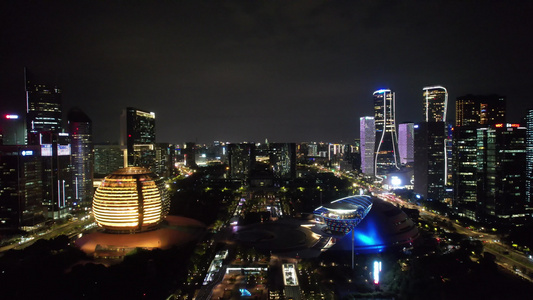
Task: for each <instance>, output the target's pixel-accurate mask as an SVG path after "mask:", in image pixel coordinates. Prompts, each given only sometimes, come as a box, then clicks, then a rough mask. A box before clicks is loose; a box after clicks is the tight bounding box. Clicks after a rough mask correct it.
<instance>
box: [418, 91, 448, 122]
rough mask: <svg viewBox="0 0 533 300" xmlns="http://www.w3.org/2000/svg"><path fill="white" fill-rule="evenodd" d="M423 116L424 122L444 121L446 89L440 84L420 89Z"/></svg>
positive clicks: (446, 107) (446, 100)
mask: <svg viewBox="0 0 533 300" xmlns="http://www.w3.org/2000/svg"><path fill="white" fill-rule="evenodd" d="M422 90H423V94H422V95H423V97H424V117H425V121H426V122H446V111H447V109H448V91H447V90H446V88H444V87H442V86H428V87H425V88H423V89H422Z"/></svg>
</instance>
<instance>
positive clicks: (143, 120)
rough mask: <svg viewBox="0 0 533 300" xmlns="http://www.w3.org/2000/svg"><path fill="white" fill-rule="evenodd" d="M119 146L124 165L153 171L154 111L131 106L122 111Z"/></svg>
mask: <svg viewBox="0 0 533 300" xmlns="http://www.w3.org/2000/svg"><path fill="white" fill-rule="evenodd" d="M121 122H122V134H121V146H123V147H124V148H125V149H126V153H127V154H126V155H125V157H124V159H127V162H125V166H136V167H145V168H148V169H150V170H151V171H152V172H155V113H153V112H148V111H144V110H140V109H136V108H133V107H127V108H126V109H124V111H123V112H122V116H121Z"/></svg>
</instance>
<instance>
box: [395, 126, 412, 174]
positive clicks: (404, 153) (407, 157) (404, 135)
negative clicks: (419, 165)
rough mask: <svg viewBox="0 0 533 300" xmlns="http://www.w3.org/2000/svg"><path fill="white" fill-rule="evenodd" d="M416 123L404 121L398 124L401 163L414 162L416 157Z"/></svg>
mask: <svg viewBox="0 0 533 300" xmlns="http://www.w3.org/2000/svg"><path fill="white" fill-rule="evenodd" d="M414 125H415V124H414V123H402V124H400V125H399V126H398V151H400V163H401V164H402V165H406V164H408V163H412V162H413V161H414V160H415V158H414V155H415V154H414V151H415V150H414V138H415V135H414Z"/></svg>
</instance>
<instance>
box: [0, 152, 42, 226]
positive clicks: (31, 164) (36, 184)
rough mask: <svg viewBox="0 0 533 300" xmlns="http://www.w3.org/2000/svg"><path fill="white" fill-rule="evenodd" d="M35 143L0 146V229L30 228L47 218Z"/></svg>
mask: <svg viewBox="0 0 533 300" xmlns="http://www.w3.org/2000/svg"><path fill="white" fill-rule="evenodd" d="M40 152H41V148H40V147H39V146H38V145H31V146H26V145H4V146H0V228H9V229H25V230H32V229H34V228H33V226H36V225H37V224H39V223H43V222H44V221H45V220H46V210H45V209H44V207H43V204H42V199H43V167H42V159H41V155H40Z"/></svg>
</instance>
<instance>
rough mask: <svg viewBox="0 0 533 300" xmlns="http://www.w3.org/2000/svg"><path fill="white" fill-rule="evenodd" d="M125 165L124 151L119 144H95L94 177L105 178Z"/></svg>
mask: <svg viewBox="0 0 533 300" xmlns="http://www.w3.org/2000/svg"><path fill="white" fill-rule="evenodd" d="M123 167H124V151H122V149H121V147H120V146H119V145H110V144H96V145H94V177H95V178H104V177H106V176H107V175H109V174H111V173H113V172H114V171H116V170H118V169H120V168H123Z"/></svg>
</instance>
